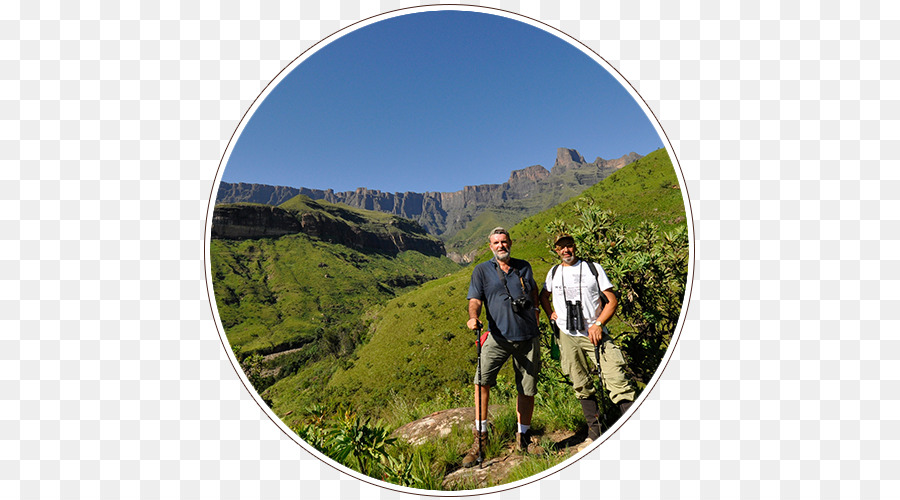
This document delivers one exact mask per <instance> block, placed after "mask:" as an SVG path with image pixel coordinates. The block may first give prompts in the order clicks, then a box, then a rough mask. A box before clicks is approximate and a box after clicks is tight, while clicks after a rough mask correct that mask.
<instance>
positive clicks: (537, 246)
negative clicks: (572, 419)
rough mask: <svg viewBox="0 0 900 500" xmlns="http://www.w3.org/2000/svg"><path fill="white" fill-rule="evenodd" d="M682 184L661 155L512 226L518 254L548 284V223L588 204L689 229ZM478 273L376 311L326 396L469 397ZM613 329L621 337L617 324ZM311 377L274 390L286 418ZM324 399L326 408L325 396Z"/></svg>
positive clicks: (361, 403)
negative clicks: (470, 326)
mask: <svg viewBox="0 0 900 500" xmlns="http://www.w3.org/2000/svg"><path fill="white" fill-rule="evenodd" d="M678 186H679V184H678V180H677V177H676V176H675V172H674V170H673V167H672V163H671V160H670V159H669V157H668V155H667V153H666V151H665V150H664V149H661V150H658V151H656V152H653V153H651V154H649V155H647V156H646V157H644V158H642V159H641V160H639V161H637V162H635V163H633V164H631V165H629V166H626V167H624V168H622V169H621V170H619V171H618V172H616V173H614V174H613V175H611V176H609V177H608V178H606V179H605V180H603V181H602V182H600V183H599V184H597V185H595V186H593V187H591V188H589V189H588V190H586V191H585V192H584V193H582V194H581V195H580V196H578V197H576V198H574V199H571V200H569V201H566V202H564V203H561V204H559V205H557V206H555V207H554V208H551V209H550V210H547V211H544V212H542V213H540V214H537V215H535V216H532V217H529V218H527V219H525V220H523V221H522V222H521V223H519V224H517V225H516V226H514V227H512V228H510V232H511V235H512V238H513V247H512V253H513V256H515V257H517V258H522V259H526V260H528V261H529V262H531V264H532V266H533V268H534V271H535V277H536V280H537V281H538V282H539V283H540V282H542V281H543V278H544V276H545V275H546V273H547V271H548V270H549V269H550V267H551V266H552V265H553V264H555V263H556V256H555V254H553V253H552V252H551V251H550V248H549V244H548V240H549V238H550V235H549V234H548V233H547V227H548V225H549V224H551V222H553V221H554V220H557V219H561V220H569V219H572V218H573V217H574V215H573V214H574V207H575V206H576V205H577V204H578V203H584V202H585V201H586V200H592V201H593V202H594V204H595V205H596V206H598V207H600V208H608V209H612V210H614V211H615V213H616V219H617V220H618V221H620V222H621V223H622V224H624V225H626V226H628V227H635V228H636V227H637V226H638V224H639V223H641V222H643V221H650V222H653V223H655V224H657V225H658V226H659V227H660V228H661V229H663V230H670V229H677V228H685V227H686V218H685V211H684V202H683V199H682V196H681V191H680V189H679V187H678ZM489 222H492V221H489ZM490 225H491V224H490V223H488V224H482V225H481V227H479V228H478V230H479V231H480V232H481V233H482V236H481V238H482V241H483V242H484V243H483V244H482V245H483V248H484V249H485V250H484V251H483V252H482V254H481V256H480V257H479V259H477V261H476V262H482V261H484V260H486V259H487V258H489V257H490V253H489V252H488V251H487V250H486V247H487V245H486V234H487V232H488V231H489V230H490V227H487V226H490ZM491 227H493V226H491ZM470 275H471V267H469V268H465V269H462V270H460V271H457V272H455V273H454V274H451V275H450V276H446V277H442V278H440V279H437V280H435V281H431V282H428V283H426V284H424V285H422V286H421V287H419V288H416V289H415V290H412V291H410V292H409V293H405V294H403V295H398V296H396V297H394V298H392V299H391V300H389V301H388V302H387V303H386V305H385V306H384V307H379V308H378V309H377V310H375V311H374V313H373V314H372V321H373V330H372V333H371V335H370V337H369V340H368V342H367V343H366V344H365V345H362V346H361V347H360V348H359V349H357V351H356V352H355V353H354V355H353V356H352V358H348V359H346V360H344V362H343V365H344V366H343V367H337V366H336V365H335V364H331V365H329V366H328V370H329V373H331V372H333V375H332V376H331V378H330V381H328V383H327V390H326V392H327V394H328V395H329V398H330V399H331V402H332V403H336V404H340V403H347V404H351V406H352V407H354V408H358V409H361V410H366V409H368V410H376V409H379V408H384V403H385V401H387V400H389V399H391V398H396V397H400V398H402V399H407V400H410V401H423V400H428V399H429V398H431V397H433V396H434V395H435V394H437V393H439V392H446V391H467V390H468V387H469V386H470V383H471V379H472V377H473V373H474V367H475V350H474V342H473V340H474V337H473V335H474V334H473V333H472V332H471V331H468V330H467V329H466V328H465V321H466V319H467V314H466V292H467V291H468V285H469V279H470ZM612 328H613V329H614V331H615V324H613V325H612ZM306 376H308V375H295V376H294V377H289V378H286V379H284V380H281V381H279V383H278V384H276V385H275V386H273V387H272V389H271V390H270V391H267V394H266V395H267V397H269V398H270V399H271V401H272V402H273V405H274V406H273V408H274V409H275V410H276V412H277V413H278V414H279V415H283V414H286V413H288V412H293V411H299V410H302V407H301V406H302V405H303V404H305V402H307V401H308V400H305V399H304V398H303V397H299V396H298V395H297V387H300V386H302V385H303V384H305V382H304V381H303V379H302V377H306ZM319 396H320V394H319ZM318 401H320V402H325V401H324V400H322V399H321V397H319V398H318Z"/></svg>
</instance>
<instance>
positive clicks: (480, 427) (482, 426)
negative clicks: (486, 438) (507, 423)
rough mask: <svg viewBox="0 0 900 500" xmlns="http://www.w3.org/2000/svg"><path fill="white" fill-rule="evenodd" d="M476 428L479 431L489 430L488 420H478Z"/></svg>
mask: <svg viewBox="0 0 900 500" xmlns="http://www.w3.org/2000/svg"><path fill="white" fill-rule="evenodd" d="M475 430H476V431H478V432H487V420H476V421H475Z"/></svg>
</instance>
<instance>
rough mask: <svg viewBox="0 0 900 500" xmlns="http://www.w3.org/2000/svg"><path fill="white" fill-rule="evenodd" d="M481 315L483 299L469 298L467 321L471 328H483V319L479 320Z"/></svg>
mask: <svg viewBox="0 0 900 500" xmlns="http://www.w3.org/2000/svg"><path fill="white" fill-rule="evenodd" d="M479 316H481V301H480V300H478V299H469V321H468V322H467V323H466V326H467V327H468V328H469V330H477V329H479V328H481V321H478V317H479Z"/></svg>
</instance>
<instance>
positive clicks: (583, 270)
mask: <svg viewBox="0 0 900 500" xmlns="http://www.w3.org/2000/svg"><path fill="white" fill-rule="evenodd" d="M594 267H595V268H596V269H597V278H596V279H595V278H594V274H593V273H591V268H590V267H588V265H587V262H585V261H583V260H580V259H579V260H578V262H576V263H575V264H572V265H571V266H564V265H562V264H560V265H559V266H558V267H557V268H556V276H553V268H550V271H548V272H547V279H546V280H545V281H544V288H546V289H547V291H549V292H550V293H551V294H553V297H552V303H553V309H554V310H555V311H556V315H557V316H558V317H557V319H556V325H557V326H558V327H559V329H560V331H563V332H565V333H567V334H569V335H572V336H581V337H587V335H588V333H587V328H590V327H591V326H592V325H593V324H594V323H595V321H596V319H597V314H598V312H597V307H598V306H599V305H600V294H601V293H602V291H603V290H609V289H610V288H612V283H610V282H609V278H607V277H606V271H604V270H603V267H601V266H600V264H597V263H596V262H595V263H594ZM551 276H552V278H551ZM551 279H552V283H551ZM598 283H599V286H598ZM563 285H565V290H564V289H563ZM567 300H568V301H570V302H576V301H578V300H580V301H581V314H582V315H584V326H585V329H584V330H580V331H579V330H567V329H566V301H567Z"/></svg>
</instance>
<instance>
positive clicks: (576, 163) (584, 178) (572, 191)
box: [216, 148, 641, 253]
mask: <svg viewBox="0 0 900 500" xmlns="http://www.w3.org/2000/svg"><path fill="white" fill-rule="evenodd" d="M639 158H641V155H639V154H637V153H630V154H627V155H624V156H622V157H621V158H618V159H614V160H604V159H602V158H597V159H595V160H594V161H593V162H590V163H588V162H586V161H585V159H584V157H582V156H581V154H579V153H578V151H576V150H574V149H567V148H559V149H558V150H557V157H556V162H555V163H554V165H553V167H552V168H551V169H550V170H547V169H546V168H544V167H542V166H540V165H533V166H530V167H527V168H523V169H520V170H515V171H513V172H512V173H511V174H510V177H509V180H508V181H506V182H505V183H503V184H482V185H478V186H466V187H465V188H463V189H462V190H460V191H455V192H446V193H442V192H426V193H414V192H405V193H385V192H382V191H378V190H372V189H367V188H359V189H357V190H355V191H345V192H335V191H333V190H330V189H329V190H319V189H308V188H304V187H301V188H288V187H283V186H266V185H260V184H246V183H239V184H231V183H226V182H223V183H221V185H220V187H219V192H218V194H217V197H216V203H236V202H252V203H263V204H268V205H277V204H281V203H283V202H284V201H286V200H288V199H290V198H292V197H293V196H296V195H297V194H303V195H306V196H308V197H310V198H311V199H313V200H324V201H327V202H330V203H341V204H345V205H349V206H352V207H357V208H363V209H366V210H375V211H380V212H386V213H391V214H394V215H399V216H401V217H405V218H407V219H412V220H415V221H417V222H418V223H419V224H421V225H422V226H423V227H424V228H425V229H426V230H427V231H428V232H429V233H431V234H434V235H438V236H441V237H442V238H444V239H447V238H449V237H451V236H453V235H455V234H456V233H457V232H458V231H460V230H462V229H464V228H466V227H467V226H468V224H469V222H470V221H472V220H474V219H476V218H477V217H478V216H479V215H481V214H482V213H484V212H486V211H488V212H496V213H499V214H502V215H501V216H500V219H501V220H503V221H505V223H506V224H508V225H511V224H514V223H516V222H518V221H520V220H522V219H523V218H525V217H527V216H528V215H531V214H534V213H537V212H539V211H541V210H544V209H547V208H549V207H551V206H553V205H555V204H557V203H559V202H560V201H563V200H566V199H569V198H571V197H572V196H575V195H577V194H578V193H580V192H582V191H584V190H585V189H587V188H588V187H590V186H592V185H594V184H596V183H597V182H599V181H600V180H602V179H603V178H605V177H606V176H608V175H610V174H611V173H613V172H615V171H616V170H618V169H620V168H622V167H623V166H625V165H627V164H629V163H631V162H633V161H635V160H637V159H639ZM467 242H468V241H467V240H465V239H462V240H458V241H457V242H456V250H457V253H459V252H458V251H460V250H461V251H463V252H465V251H468V249H467V248H466V243H467Z"/></svg>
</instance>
